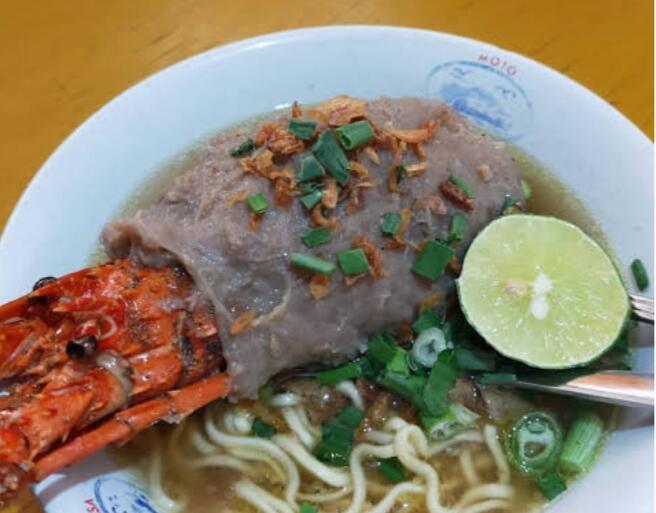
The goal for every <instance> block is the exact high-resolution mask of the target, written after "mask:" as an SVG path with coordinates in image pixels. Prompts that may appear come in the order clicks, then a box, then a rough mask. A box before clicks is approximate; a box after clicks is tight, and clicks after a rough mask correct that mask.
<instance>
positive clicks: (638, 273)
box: [631, 258, 649, 292]
mask: <svg viewBox="0 0 656 513" xmlns="http://www.w3.org/2000/svg"><path fill="white" fill-rule="evenodd" d="M631 271H632V272H633V279H634V280H635V282H636V285H637V286H638V290H639V291H640V292H642V291H643V290H645V289H646V288H647V287H649V275H648V274H647V269H645V264H643V263H642V260H640V259H639V258H636V259H635V260H634V261H633V262H631Z"/></svg>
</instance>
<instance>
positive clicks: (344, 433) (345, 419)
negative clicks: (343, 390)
mask: <svg viewBox="0 0 656 513" xmlns="http://www.w3.org/2000/svg"><path fill="white" fill-rule="evenodd" d="M363 419H364V412H363V411H362V410H360V409H358V408H356V407H354V406H347V407H346V408H344V409H343V410H342V411H340V412H339V413H338V414H337V415H335V417H334V418H333V419H332V420H331V421H329V422H324V424H323V425H322V426H321V443H320V444H319V446H318V447H317V448H316V449H315V450H314V455H315V456H316V457H317V458H318V459H319V460H320V461H323V462H324V463H327V464H329V465H335V466H344V465H348V459H349V455H350V454H351V449H352V448H353V436H354V433H355V430H356V429H357V428H358V426H359V425H360V423H361V422H362V420H363Z"/></svg>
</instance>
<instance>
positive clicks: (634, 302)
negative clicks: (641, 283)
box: [629, 294, 654, 324]
mask: <svg viewBox="0 0 656 513" xmlns="http://www.w3.org/2000/svg"><path fill="white" fill-rule="evenodd" d="M629 298H630V300H631V310H632V314H633V318H634V319H635V320H637V321H644V322H648V323H650V324H654V300H653V299H651V298H648V297H644V296H638V295H637V294H629Z"/></svg>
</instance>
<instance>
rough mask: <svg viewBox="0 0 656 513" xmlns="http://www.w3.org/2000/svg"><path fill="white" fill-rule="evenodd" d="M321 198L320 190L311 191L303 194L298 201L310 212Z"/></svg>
mask: <svg viewBox="0 0 656 513" xmlns="http://www.w3.org/2000/svg"><path fill="white" fill-rule="evenodd" d="M321 196H323V193H322V192H321V189H313V190H311V191H309V192H306V193H305V194H303V195H302V196H301V198H300V200H301V203H303V206H304V207H305V208H307V209H308V210H312V209H313V208H314V207H316V206H317V204H318V203H319V202H320V201H321Z"/></svg>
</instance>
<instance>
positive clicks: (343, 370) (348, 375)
mask: <svg viewBox="0 0 656 513" xmlns="http://www.w3.org/2000/svg"><path fill="white" fill-rule="evenodd" d="M358 377H360V368H359V367H358V366H357V365H356V364H355V363H354V362H349V363H347V364H345V365H342V366H341V367H337V368H336V369H330V370H327V371H323V372H320V373H319V374H317V382H318V383H319V384H320V385H336V384H337V383H341V382H342V381H346V380H347V379H355V378H358Z"/></svg>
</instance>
